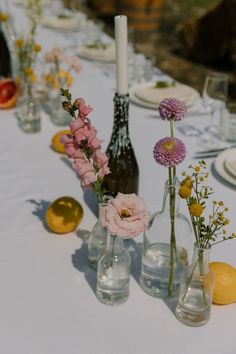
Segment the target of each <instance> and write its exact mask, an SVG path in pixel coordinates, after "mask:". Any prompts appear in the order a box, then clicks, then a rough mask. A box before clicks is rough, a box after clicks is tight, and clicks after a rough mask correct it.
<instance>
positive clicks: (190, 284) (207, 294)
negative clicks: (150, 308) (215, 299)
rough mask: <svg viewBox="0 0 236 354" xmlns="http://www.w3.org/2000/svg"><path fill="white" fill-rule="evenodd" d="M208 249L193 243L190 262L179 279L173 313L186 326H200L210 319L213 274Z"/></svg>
mask: <svg viewBox="0 0 236 354" xmlns="http://www.w3.org/2000/svg"><path fill="white" fill-rule="evenodd" d="M210 250H211V248H199V247H198V246H197V245H196V244H195V245H194V252H193V257H192V262H191V264H190V265H189V266H188V267H187V268H186V270H185V272H184V274H183V277H182V280H181V285H180V291H179V296H178V302H177V306H176V310H175V314H176V317H177V318H178V319H179V321H180V322H182V323H184V324H186V325H188V326H192V327H198V326H202V325H204V324H205V323H207V322H208V321H209V319H210V315H211V304H212V295H213V286H214V275H213V272H212V271H211V269H210V267H209V255H210Z"/></svg>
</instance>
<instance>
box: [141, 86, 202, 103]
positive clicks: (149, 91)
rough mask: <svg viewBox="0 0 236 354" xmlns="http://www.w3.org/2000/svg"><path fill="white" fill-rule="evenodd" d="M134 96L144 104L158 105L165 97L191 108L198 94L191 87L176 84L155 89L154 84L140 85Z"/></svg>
mask: <svg viewBox="0 0 236 354" xmlns="http://www.w3.org/2000/svg"><path fill="white" fill-rule="evenodd" d="M135 96H136V97H137V98H138V99H140V100H142V101H145V102H148V103H153V104H159V103H160V102H161V101H162V100H163V99H165V98H167V97H173V98H177V99H180V100H182V101H184V102H185V104H186V105H187V106H191V105H192V104H193V103H194V102H195V101H196V98H198V97H199V94H198V92H197V91H196V90H194V89H193V88H192V87H189V86H186V85H183V84H180V83H178V82H177V83H176V84H175V86H167V87H155V83H152V84H149V85H143V86H142V85H140V86H138V87H137V89H136V90H135Z"/></svg>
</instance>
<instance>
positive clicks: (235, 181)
mask: <svg viewBox="0 0 236 354" xmlns="http://www.w3.org/2000/svg"><path fill="white" fill-rule="evenodd" d="M230 157H231V158H232V157H235V158H236V148H233V149H228V150H225V151H223V152H222V153H221V154H220V155H218V156H217V158H216V159H215V163H214V166H215V170H216V172H217V173H218V175H219V176H220V177H222V178H223V179H224V180H225V181H227V182H229V183H230V184H232V185H234V186H236V178H234V177H233V176H232V175H231V174H229V173H228V172H227V170H226V167H225V161H227V160H228V159H229V158H230Z"/></svg>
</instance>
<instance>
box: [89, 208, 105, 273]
mask: <svg viewBox="0 0 236 354" xmlns="http://www.w3.org/2000/svg"><path fill="white" fill-rule="evenodd" d="M105 206H107V202H104V203H102V202H98V219H97V221H96V223H95V225H94V227H93V229H92V231H91V234H90V237H89V241H88V263H89V265H90V267H91V268H92V269H94V270H96V269H97V261H98V257H99V255H100V253H101V252H102V251H103V249H104V248H105V246H106V241H107V229H106V228H105V227H104V226H103V225H102V220H101V218H102V212H103V208H104V207H105Z"/></svg>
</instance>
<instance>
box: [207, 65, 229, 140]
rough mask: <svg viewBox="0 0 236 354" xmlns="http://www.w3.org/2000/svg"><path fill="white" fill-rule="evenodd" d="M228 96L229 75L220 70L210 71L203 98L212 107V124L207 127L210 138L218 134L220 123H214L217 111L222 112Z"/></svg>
mask: <svg viewBox="0 0 236 354" xmlns="http://www.w3.org/2000/svg"><path fill="white" fill-rule="evenodd" d="M227 96H228V75H227V74H224V73H220V72H212V73H210V74H209V75H208V76H207V77H206V80H205V83H204V88H203V93H202V98H203V105H204V106H205V107H207V108H209V109H210V124H209V126H207V127H206V128H205V131H206V132H207V133H208V134H209V136H210V138H213V136H216V135H217V134H218V130H219V129H218V125H216V124H213V123H214V118H215V115H216V113H217V112H219V113H220V114H221V112H222V110H223V109H224V107H225V104H226V101H227Z"/></svg>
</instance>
